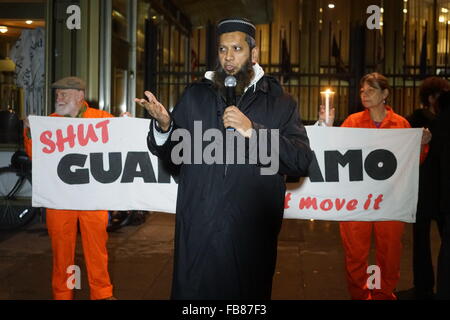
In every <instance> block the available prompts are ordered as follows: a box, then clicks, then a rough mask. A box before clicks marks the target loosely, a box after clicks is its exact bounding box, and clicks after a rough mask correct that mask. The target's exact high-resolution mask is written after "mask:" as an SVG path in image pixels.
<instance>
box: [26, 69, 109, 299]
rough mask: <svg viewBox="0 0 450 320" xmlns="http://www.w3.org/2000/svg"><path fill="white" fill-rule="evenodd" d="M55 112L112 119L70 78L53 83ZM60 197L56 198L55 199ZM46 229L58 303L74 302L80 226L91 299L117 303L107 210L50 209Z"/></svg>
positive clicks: (78, 81) (82, 85) (80, 83)
mask: <svg viewBox="0 0 450 320" xmlns="http://www.w3.org/2000/svg"><path fill="white" fill-rule="evenodd" d="M52 88H54V89H55V113H52V114H51V115H50V116H51V117H72V118H111V117H113V116H112V115H111V114H109V113H108V112H106V111H103V110H98V109H94V108H91V107H89V105H88V104H87V102H86V101H85V100H84V99H85V89H86V86H85V83H84V81H83V80H81V79H79V78H76V77H67V78H63V79H61V80H59V81H56V82H55V83H53V85H52ZM24 127H25V128H24V142H25V151H26V152H27V154H28V155H29V156H30V157H31V155H32V151H31V134H30V128H29V124H28V121H27V120H25V121H24ZM56 196H58V195H55V197H56ZM46 220H47V228H48V233H49V235H50V238H51V244H52V249H53V274H52V288H53V297H54V299H56V300H70V299H73V289H72V288H69V286H68V282H67V280H68V278H69V277H70V273H68V268H69V266H72V265H74V258H75V245H76V239H77V230H78V227H77V225H78V223H79V225H80V231H81V239H82V243H83V252H84V258H85V260H86V269H87V273H88V282H89V287H90V296H91V299H93V300H101V299H105V300H114V299H115V298H114V296H113V286H112V284H111V281H110V278H109V273H108V252H107V250H106V242H107V239H108V234H107V232H106V227H107V224H108V211H77V210H55V209H50V208H48V209H47V215H46Z"/></svg>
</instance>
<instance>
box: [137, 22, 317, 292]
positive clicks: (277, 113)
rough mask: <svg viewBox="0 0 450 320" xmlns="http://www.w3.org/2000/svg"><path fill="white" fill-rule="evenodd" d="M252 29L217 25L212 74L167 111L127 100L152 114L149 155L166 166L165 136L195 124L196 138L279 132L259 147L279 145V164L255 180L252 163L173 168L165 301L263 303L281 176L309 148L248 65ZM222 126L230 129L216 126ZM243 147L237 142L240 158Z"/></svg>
mask: <svg viewBox="0 0 450 320" xmlns="http://www.w3.org/2000/svg"><path fill="white" fill-rule="evenodd" d="M255 30H256V29H255V26H254V25H253V24H252V23H251V22H249V21H248V20H245V19H239V18H234V19H225V20H222V21H221V22H219V24H218V26H217V33H218V36H219V43H218V60H219V65H218V67H217V68H216V71H215V72H207V73H206V74H205V78H204V79H203V80H202V81H200V82H198V83H193V84H191V85H190V86H188V87H187V89H186V90H185V92H184V94H183V95H182V97H181V99H180V101H179V102H178V103H177V105H176V106H175V108H174V110H173V112H172V113H169V112H167V110H166V108H165V107H164V106H163V105H162V104H161V103H160V102H158V101H157V99H156V98H155V96H154V95H153V94H152V93H150V92H148V91H147V92H145V95H146V96H147V98H148V100H145V99H136V102H137V103H138V104H139V105H141V106H143V107H145V108H146V109H147V111H148V112H149V114H150V115H151V117H152V118H153V119H152V122H151V125H150V129H149V133H148V138H147V141H148V147H149V149H150V151H151V152H152V153H154V154H155V155H157V156H158V157H160V158H162V159H163V160H165V161H168V162H169V163H170V162H171V160H172V159H171V152H172V149H173V148H174V146H175V145H176V142H174V141H172V140H175V139H172V135H173V133H174V132H177V129H178V128H181V129H184V130H187V131H188V132H190V133H191V135H192V134H194V121H201V123H202V130H203V132H204V131H205V130H207V129H211V128H214V129H218V130H220V131H221V132H222V133H223V135H226V134H235V135H239V134H240V135H242V136H244V137H246V139H245V140H247V142H248V140H249V138H251V137H252V135H255V136H256V138H258V137H260V136H262V135H264V134H265V133H267V132H269V133H273V132H277V133H279V135H274V136H272V134H269V135H268V138H267V139H268V141H267V145H269V146H270V145H271V144H276V145H279V150H277V151H278V153H277V154H276V157H277V158H279V167H278V168H277V169H278V171H277V172H274V174H272V175H263V174H261V172H262V171H261V167H262V163H260V162H257V164H251V163H249V164H224V163H223V162H220V161H216V162H214V163H213V164H206V163H204V162H203V163H201V164H189V163H183V164H181V167H180V177H179V185H178V199H177V206H176V226H175V252H174V269H173V281H172V298H173V299H270V297H271V291H272V278H273V274H274V271H275V264H276V255H277V241H278V234H279V231H280V227H281V223H282V219H283V211H284V196H285V189H286V187H285V183H284V176H285V175H291V176H303V175H306V173H307V170H308V167H309V164H310V161H311V158H312V152H311V150H310V148H309V141H308V137H307V135H306V131H305V129H304V127H303V125H302V122H301V120H300V116H299V112H298V108H297V104H296V103H295V101H294V100H293V99H292V98H291V97H290V96H289V95H287V94H285V93H284V92H283V89H282V87H281V86H280V84H279V83H278V81H276V80H275V79H274V78H272V77H269V76H266V75H264V71H263V69H262V68H261V67H260V66H259V65H258V63H257V61H258V49H257V47H256V46H255V40H254V38H255ZM228 75H233V76H235V77H236V78H237V82H238V83H237V88H236V95H237V99H236V101H238V103H236V106H227V105H226V103H225V101H226V99H225V97H224V84H223V81H224V79H225V77H226V76H228ZM228 127H231V128H234V129H236V131H237V132H238V133H235V132H234V133H230V131H228V130H225V128H228ZM274 137H276V138H274ZM253 138H255V137H253ZM274 139H277V141H274ZM223 140H225V138H224V139H223ZM203 143H204V145H203V146H202V147H203V148H204V147H205V146H206V145H207V143H206V142H203ZM194 148H196V146H192V147H191V149H192V150H194ZM197 148H198V146H197ZM248 148H249V146H248V145H247V144H246V150H244V152H245V154H246V155H248V154H249V152H248V151H249V149H248ZM174 151H175V150H174ZM228 151H230V150H228V146H227V150H226V151H225V152H228ZM231 151H236V150H231ZM238 151H239V150H238ZM241 151H242V150H241ZM234 154H236V153H234ZM272 156H274V155H272ZM224 158H225V157H224ZM173 162H174V161H172V164H173Z"/></svg>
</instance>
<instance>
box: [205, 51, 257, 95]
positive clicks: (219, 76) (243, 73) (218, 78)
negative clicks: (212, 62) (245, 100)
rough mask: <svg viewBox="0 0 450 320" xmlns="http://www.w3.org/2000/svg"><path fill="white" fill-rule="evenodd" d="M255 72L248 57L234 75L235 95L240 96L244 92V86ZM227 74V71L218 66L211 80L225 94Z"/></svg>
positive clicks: (247, 84) (249, 81)
mask: <svg viewBox="0 0 450 320" xmlns="http://www.w3.org/2000/svg"><path fill="white" fill-rule="evenodd" d="M254 74H255V72H254V71H253V65H252V62H251V61H250V59H249V60H248V61H247V62H246V63H245V64H244V65H243V66H242V68H241V69H240V70H239V71H238V72H237V73H236V74H235V75H234V76H235V77H236V81H237V85H236V95H237V96H241V95H242V94H243V93H244V90H245V88H246V87H248V86H249V85H250V83H251V81H252V79H253V76H254ZM227 76H229V74H228V73H226V72H225V70H224V69H223V68H222V66H221V65H220V64H219V66H218V67H217V68H216V71H215V72H214V77H213V82H214V86H215V87H216V88H217V89H218V90H219V91H220V92H221V93H222V95H225V84H224V82H225V78H226V77H227Z"/></svg>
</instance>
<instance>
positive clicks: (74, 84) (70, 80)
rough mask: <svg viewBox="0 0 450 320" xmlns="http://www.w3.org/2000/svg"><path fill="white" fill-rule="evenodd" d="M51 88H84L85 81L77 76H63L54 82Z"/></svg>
mask: <svg viewBox="0 0 450 320" xmlns="http://www.w3.org/2000/svg"><path fill="white" fill-rule="evenodd" d="M52 88H53V89H76V90H86V83H85V82H84V81H83V80H81V79H80V78H77V77H65V78H62V79H59V80H58V81H56V82H54V83H53V84H52Z"/></svg>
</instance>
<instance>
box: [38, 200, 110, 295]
mask: <svg viewBox="0 0 450 320" xmlns="http://www.w3.org/2000/svg"><path fill="white" fill-rule="evenodd" d="M46 219H47V228H48V233H49V235H50V239H51V244H52V249H53V274H52V288H53V297H54V299H56V300H70V299H73V290H71V289H69V288H68V285H67V280H68V278H69V277H70V276H71V275H72V274H73V273H67V268H68V267H69V266H71V265H74V259H75V245H76V240H77V231H78V222H79V225H80V231H81V240H82V244H83V253H84V258H85V261H86V269H87V275H88V282H89V287H90V297H91V299H93V300H97V299H105V298H108V297H111V296H112V295H113V294H112V293H113V286H112V285H111V281H110V279H109V273H108V252H107V250H106V241H107V240H108V233H107V231H106V227H107V225H108V212H107V211H74V210H54V209H47V216H46ZM81 277H82V275H81Z"/></svg>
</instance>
